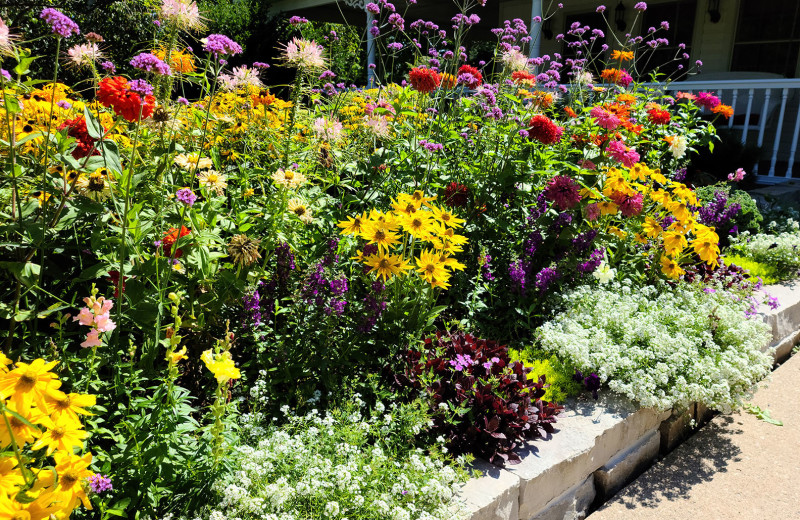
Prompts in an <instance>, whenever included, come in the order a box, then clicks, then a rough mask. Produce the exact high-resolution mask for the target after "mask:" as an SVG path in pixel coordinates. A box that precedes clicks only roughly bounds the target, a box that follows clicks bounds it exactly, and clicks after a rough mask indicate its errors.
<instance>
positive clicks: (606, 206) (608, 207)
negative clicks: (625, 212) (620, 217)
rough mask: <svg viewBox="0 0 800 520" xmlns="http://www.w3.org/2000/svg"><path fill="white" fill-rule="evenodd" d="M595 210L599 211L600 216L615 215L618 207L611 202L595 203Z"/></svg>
mask: <svg viewBox="0 0 800 520" xmlns="http://www.w3.org/2000/svg"><path fill="white" fill-rule="evenodd" d="M597 208H598V209H599V210H600V214H601V215H616V214H617V212H618V211H619V206H617V205H616V203H614V202H611V201H606V200H604V201H600V202H598V203H597Z"/></svg>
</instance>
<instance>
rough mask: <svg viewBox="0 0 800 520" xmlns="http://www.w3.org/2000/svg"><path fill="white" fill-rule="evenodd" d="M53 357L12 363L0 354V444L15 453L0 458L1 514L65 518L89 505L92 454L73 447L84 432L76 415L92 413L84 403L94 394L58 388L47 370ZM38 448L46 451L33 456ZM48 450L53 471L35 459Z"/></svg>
mask: <svg viewBox="0 0 800 520" xmlns="http://www.w3.org/2000/svg"><path fill="white" fill-rule="evenodd" d="M57 363H58V362H57V361H51V362H49V363H48V362H46V361H45V360H43V359H36V360H34V361H33V362H32V363H22V362H18V363H16V366H15V367H13V368H10V367H9V365H11V360H9V359H8V358H7V357H6V356H4V355H3V354H0V399H2V413H3V420H2V421H0V444H2V448H3V450H4V451H5V453H9V452H13V453H15V454H16V455H15V456H10V457H2V458H0V518H13V519H26V520H27V519H29V520H41V519H45V518H56V517H57V518H67V517H69V515H70V514H71V513H72V511H73V510H74V509H75V508H76V507H77V506H78V504H80V503H81V502H82V503H83V505H84V506H85V507H86V508H88V509H91V508H92V506H91V503H90V502H89V497H88V496H87V495H86V487H87V479H88V478H90V477H92V476H94V473H92V471H90V470H89V469H88V468H89V465H90V464H91V462H92V454H91V453H87V454H85V455H83V456H78V455H76V454H75V449H76V448H77V449H79V450H80V449H82V448H83V439H84V438H86V436H87V435H88V434H87V432H86V431H84V429H83V426H82V424H81V421H80V418H79V417H78V416H79V415H91V413H90V412H89V411H87V410H86V408H88V407H90V406H94V405H95V403H96V398H95V396H93V395H82V394H75V393H70V394H67V393H64V392H62V391H61V390H60V389H59V388H60V387H61V381H59V380H58V377H57V376H56V375H55V374H53V373H52V372H50V370H52V369H53V367H55V366H56V364H57ZM36 450H44V453H43V454H42V453H41V452H40V454H39V456H38V457H33V456H32V455H31V452H35V451H36ZM23 454H24V455H23ZM50 456H52V457H53V458H54V460H55V465H54V467H55V473H54V472H53V471H51V470H50V469H48V468H45V466H48V465H49V464H48V463H47V462H46V461H45V460H37V459H42V458H44V457H50ZM20 496H25V499H24V500H21V499H19V497H20ZM51 515H54V516H51Z"/></svg>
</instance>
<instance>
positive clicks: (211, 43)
mask: <svg viewBox="0 0 800 520" xmlns="http://www.w3.org/2000/svg"><path fill="white" fill-rule="evenodd" d="M200 41H201V42H203V50H204V51H206V52H210V53H211V54H213V55H214V57H219V56H220V55H222V56H233V55H235V54H241V53H242V46H241V45H239V44H238V43H236V42H235V41H233V40H231V39H230V38H228V37H227V36H225V35H224V34H211V35H209V36H208V37H207V38H203V39H202V40H200Z"/></svg>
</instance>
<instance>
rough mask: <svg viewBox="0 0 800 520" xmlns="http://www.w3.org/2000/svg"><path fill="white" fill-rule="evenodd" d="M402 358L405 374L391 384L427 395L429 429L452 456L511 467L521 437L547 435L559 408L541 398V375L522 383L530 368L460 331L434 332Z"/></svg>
mask: <svg viewBox="0 0 800 520" xmlns="http://www.w3.org/2000/svg"><path fill="white" fill-rule="evenodd" d="M402 356H403V360H402V364H403V365H404V366H405V372H404V373H401V374H396V375H395V377H394V379H395V382H396V384H397V385H398V386H399V387H400V388H401V389H402V390H406V391H407V390H409V389H411V390H414V391H415V392H418V391H422V392H424V393H425V394H426V395H427V396H428V400H429V401H428V403H429V405H430V414H431V417H432V419H433V424H434V426H433V431H434V432H435V433H439V434H441V435H442V436H443V437H444V439H445V441H446V442H447V447H448V448H449V449H450V450H452V451H453V452H454V453H459V454H460V453H473V454H475V455H479V456H481V457H484V458H486V459H487V460H488V461H489V462H491V463H493V464H497V465H502V464H504V463H506V462H507V463H509V464H517V463H519V462H520V458H519V455H518V454H517V453H516V450H517V449H518V448H519V446H520V442H521V441H522V440H523V439H533V438H535V437H538V436H540V435H541V434H542V431H545V432H548V433H552V432H553V426H552V423H554V422H556V419H555V416H556V414H558V412H559V411H560V410H561V408H562V407H560V406H557V405H555V404H553V403H550V402H547V401H543V400H542V396H544V394H545V391H546V389H545V387H546V379H545V377H544V376H540V377H539V378H538V379H537V380H536V381H533V380H530V379H528V373H529V372H530V369H528V368H525V366H524V365H523V364H522V363H519V362H512V361H510V359H509V354H508V348H507V347H506V346H505V345H500V344H499V343H497V342H496V341H491V340H484V339H478V338H475V337H474V336H472V335H471V334H465V333H464V332H453V333H447V332H437V334H436V337H435V338H426V339H425V341H424V343H423V345H422V347H421V348H420V349H417V348H413V347H412V348H409V349H408V350H406V351H405V352H404V353H403V354H402Z"/></svg>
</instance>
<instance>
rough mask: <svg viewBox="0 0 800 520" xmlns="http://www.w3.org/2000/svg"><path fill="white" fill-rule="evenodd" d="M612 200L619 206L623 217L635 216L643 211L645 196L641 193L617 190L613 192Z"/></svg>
mask: <svg viewBox="0 0 800 520" xmlns="http://www.w3.org/2000/svg"><path fill="white" fill-rule="evenodd" d="M611 200H613V201H614V203H615V204H616V205H617V206H619V209H620V210H621V211H622V216H623V217H635V216H636V215H638V214H639V213H641V212H642V207H643V202H644V197H643V195H642V194H641V193H635V194H633V195H626V194H625V193H622V192H619V191H615V192H614V193H612V194H611Z"/></svg>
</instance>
